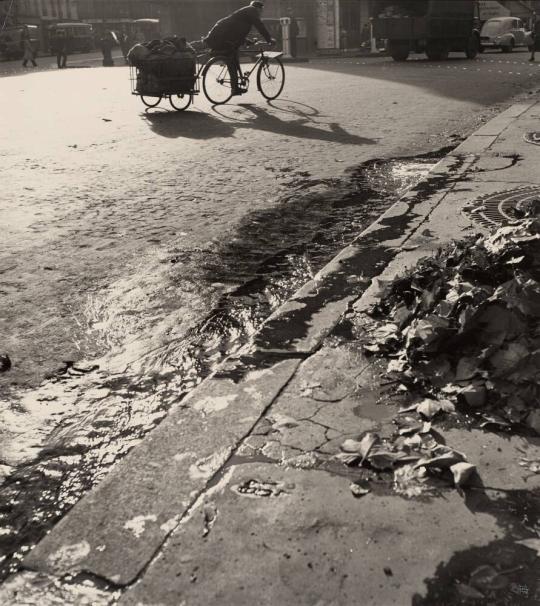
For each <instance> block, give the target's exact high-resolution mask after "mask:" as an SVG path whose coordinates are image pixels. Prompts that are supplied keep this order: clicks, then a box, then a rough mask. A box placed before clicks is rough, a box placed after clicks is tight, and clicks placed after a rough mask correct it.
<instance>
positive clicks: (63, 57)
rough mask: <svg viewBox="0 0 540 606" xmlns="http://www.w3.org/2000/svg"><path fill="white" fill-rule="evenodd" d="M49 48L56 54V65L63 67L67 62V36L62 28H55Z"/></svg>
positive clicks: (59, 67)
mask: <svg viewBox="0 0 540 606" xmlns="http://www.w3.org/2000/svg"><path fill="white" fill-rule="evenodd" d="M51 50H52V51H53V52H54V53H55V54H56V65H58V69H63V68H64V67H66V64H67V54H68V37H67V34H66V32H65V31H64V30H63V29H59V30H56V33H55V35H54V38H53V41H52V45H51Z"/></svg>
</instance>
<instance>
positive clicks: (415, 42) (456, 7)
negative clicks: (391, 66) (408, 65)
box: [373, 0, 480, 61]
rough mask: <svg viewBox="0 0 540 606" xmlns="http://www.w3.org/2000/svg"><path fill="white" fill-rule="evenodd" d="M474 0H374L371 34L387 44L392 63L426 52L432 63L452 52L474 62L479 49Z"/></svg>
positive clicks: (476, 4)
mask: <svg viewBox="0 0 540 606" xmlns="http://www.w3.org/2000/svg"><path fill="white" fill-rule="evenodd" d="M478 10H479V9H478V2H476V0H377V1H376V2H375V13H374V14H375V17H374V19H373V32H374V36H375V37H376V38H383V39H386V40H387V41H388V50H389V52H390V55H391V56H392V58H393V59H394V61H406V60H407V58H408V56H409V54H410V53H411V52H415V53H426V55H427V56H428V58H429V59H431V60H432V61H440V60H441V59H446V58H447V57H448V53H449V52H451V51H458V52H464V53H465V55H466V56H467V58H468V59H474V58H475V57H476V55H477V54H478V52H479V49H480V33H479V31H478V24H479V20H478Z"/></svg>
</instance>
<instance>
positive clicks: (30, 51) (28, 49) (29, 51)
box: [21, 35, 37, 67]
mask: <svg viewBox="0 0 540 606" xmlns="http://www.w3.org/2000/svg"><path fill="white" fill-rule="evenodd" d="M21 44H22V48H23V62H22V64H23V67H26V66H27V65H28V61H31V62H32V66H33V67H37V63H36V59H35V56H36V54H35V52H34V47H33V46H32V41H31V40H30V36H29V35H24V36H23V38H22V39H21Z"/></svg>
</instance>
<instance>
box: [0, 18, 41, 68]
mask: <svg viewBox="0 0 540 606" xmlns="http://www.w3.org/2000/svg"><path fill="white" fill-rule="evenodd" d="M25 35H28V36H29V37H30V44H32V48H33V49H34V53H35V54H37V53H38V51H39V27H38V26H37V25H18V26H17V27H7V28H6V29H4V30H2V31H1V32H0V55H2V57H3V58H4V59H7V60H8V61H9V60H10V59H20V58H21V57H22V56H23V54H24V49H23V45H22V39H23V36H25Z"/></svg>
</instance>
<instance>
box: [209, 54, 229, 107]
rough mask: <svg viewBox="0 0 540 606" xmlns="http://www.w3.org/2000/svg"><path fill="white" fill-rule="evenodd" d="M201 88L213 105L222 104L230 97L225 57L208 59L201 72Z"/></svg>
mask: <svg viewBox="0 0 540 606" xmlns="http://www.w3.org/2000/svg"><path fill="white" fill-rule="evenodd" d="M203 90H204V94H205V95H206V98H207V99H208V101H210V103H213V104H214V105H223V103H227V101H228V100H229V99H230V98H231V97H232V85H231V76H230V74H229V68H228V67H227V57H213V58H212V59H210V61H208V63H207V64H206V66H205V68H204V72H203Z"/></svg>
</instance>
